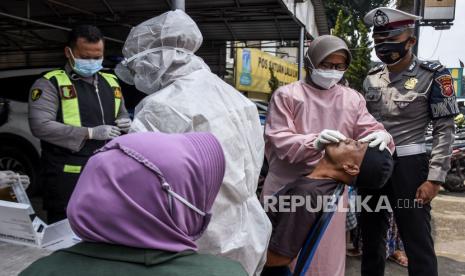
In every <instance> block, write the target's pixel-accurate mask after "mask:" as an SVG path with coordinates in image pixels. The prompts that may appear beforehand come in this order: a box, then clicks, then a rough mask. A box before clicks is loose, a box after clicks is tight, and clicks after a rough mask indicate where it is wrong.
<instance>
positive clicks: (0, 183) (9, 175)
mask: <svg viewBox="0 0 465 276" xmlns="http://www.w3.org/2000/svg"><path fill="white" fill-rule="evenodd" d="M15 181H17V176H16V174H15V173H14V172H12V171H0V188H4V187H6V186H10V185H11V184H13V183H15Z"/></svg>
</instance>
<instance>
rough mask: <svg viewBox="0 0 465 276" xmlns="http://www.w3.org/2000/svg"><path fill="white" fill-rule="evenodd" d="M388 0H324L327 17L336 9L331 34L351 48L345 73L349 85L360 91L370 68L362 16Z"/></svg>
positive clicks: (369, 50) (369, 42)
mask: <svg viewBox="0 0 465 276" xmlns="http://www.w3.org/2000/svg"><path fill="white" fill-rule="evenodd" d="M388 2H389V0H371V1H365V0H355V1H345V0H339V1H337V0H329V1H325V6H326V7H327V13H328V15H329V16H328V17H329V18H330V19H331V15H332V14H335V12H336V11H337V16H336V21H335V24H334V25H333V27H334V28H333V32H332V34H333V35H335V36H338V37H340V38H342V39H344V40H345V41H346V43H347V45H348V46H349V49H351V53H352V63H351V65H350V67H349V69H348V70H347V72H346V73H345V78H346V79H347V81H348V82H349V85H350V86H351V87H352V88H354V89H356V90H358V91H360V90H361V89H362V85H363V80H364V79H365V77H366V75H367V73H368V71H369V69H370V59H371V55H370V52H371V41H370V38H369V34H368V32H369V31H368V28H367V27H366V26H365V24H364V23H363V16H364V15H365V14H366V13H367V12H368V11H370V10H371V9H373V8H375V7H378V6H382V5H386V4H387V3H388Z"/></svg>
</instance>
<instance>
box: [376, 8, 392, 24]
mask: <svg viewBox="0 0 465 276" xmlns="http://www.w3.org/2000/svg"><path fill="white" fill-rule="evenodd" d="M388 23H389V17H388V16H387V14H386V13H384V12H383V11H382V10H377V11H376V13H375V15H374V16H373V25H375V26H384V25H386V24H388Z"/></svg>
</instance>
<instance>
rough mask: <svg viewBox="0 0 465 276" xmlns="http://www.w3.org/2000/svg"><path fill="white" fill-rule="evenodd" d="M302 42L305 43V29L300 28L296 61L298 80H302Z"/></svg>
mask: <svg viewBox="0 0 465 276" xmlns="http://www.w3.org/2000/svg"><path fill="white" fill-rule="evenodd" d="M304 41H305V27H300V39H299V54H298V57H299V60H298V73H299V80H302V79H303V78H304V70H303V65H304Z"/></svg>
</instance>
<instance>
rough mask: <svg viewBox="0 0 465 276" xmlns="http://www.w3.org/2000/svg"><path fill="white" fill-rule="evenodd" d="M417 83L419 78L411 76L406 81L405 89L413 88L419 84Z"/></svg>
mask: <svg viewBox="0 0 465 276" xmlns="http://www.w3.org/2000/svg"><path fill="white" fill-rule="evenodd" d="M417 83H418V79H417V78H409V79H408V80H407V81H406V82H405V83H404V87H405V89H407V90H412V89H414V88H415V86H417Z"/></svg>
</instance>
